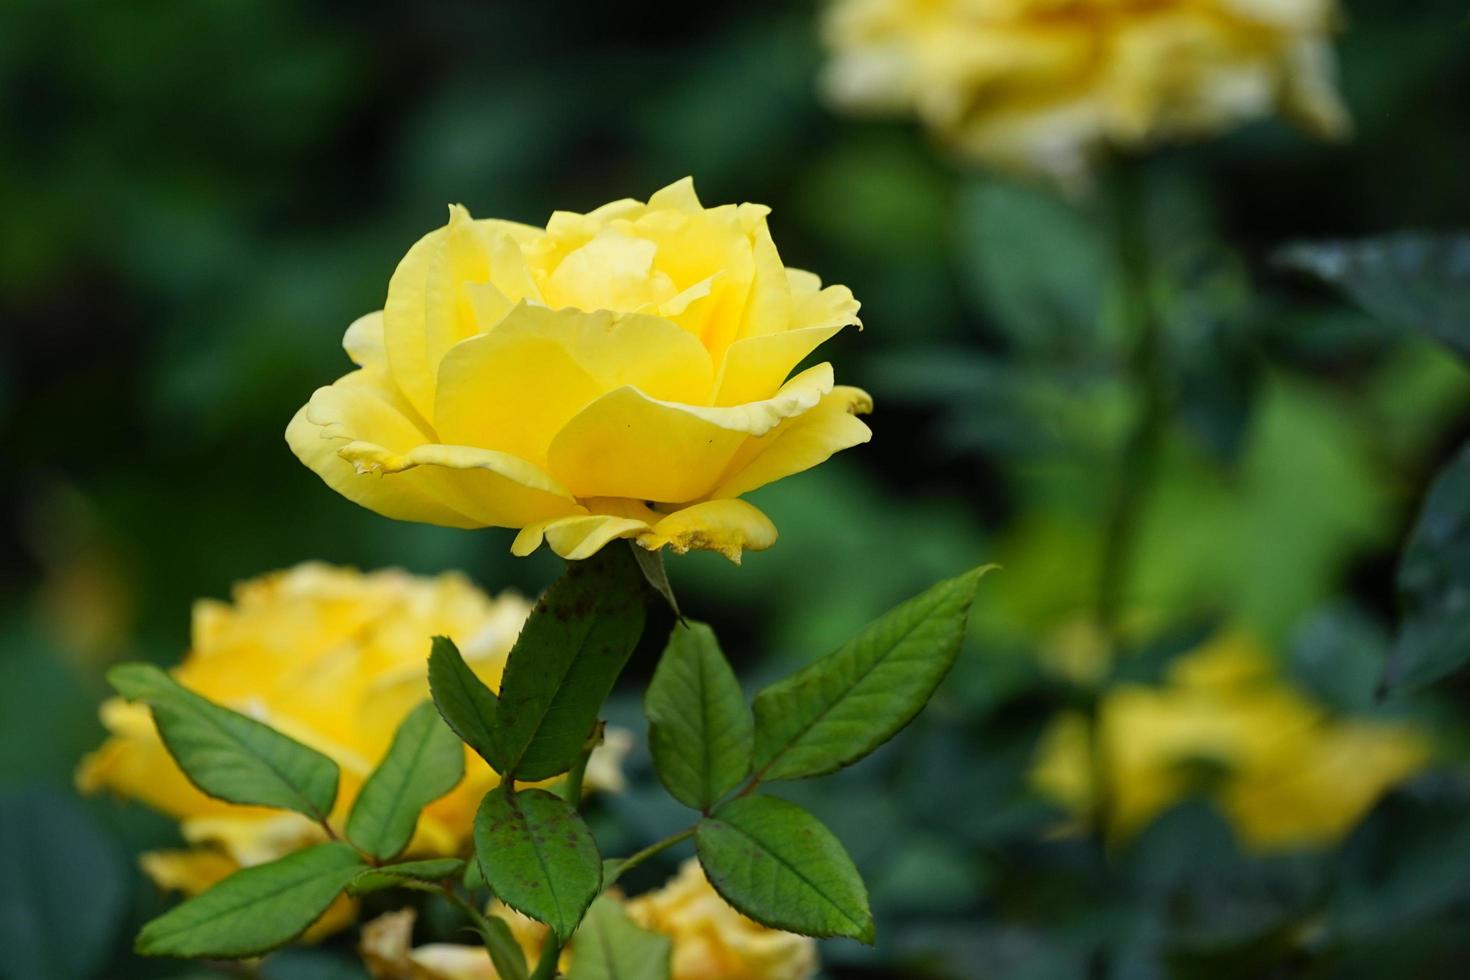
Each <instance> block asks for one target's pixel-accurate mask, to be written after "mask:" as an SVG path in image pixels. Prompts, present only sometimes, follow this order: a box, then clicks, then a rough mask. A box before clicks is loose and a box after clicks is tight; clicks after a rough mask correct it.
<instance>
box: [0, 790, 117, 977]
mask: <svg viewBox="0 0 1470 980" xmlns="http://www.w3.org/2000/svg"><path fill="white" fill-rule="evenodd" d="M0 868H3V869H4V870H3V873H0V949H3V950H4V954H3V962H0V977H6V978H11V980H74V978H76V977H90V976H95V975H96V973H97V968H98V965H99V964H100V963H101V962H102V960H103V957H105V956H106V954H107V951H108V948H109V947H110V946H111V945H112V941H113V937H114V936H115V935H116V934H117V925H118V918H119V916H120V913H121V912H122V910H123V909H124V907H125V899H126V890H127V889H126V872H125V871H124V869H123V866H122V861H121V860H120V857H119V855H117V854H116V853H114V852H113V849H112V847H111V846H110V845H109V843H108V841H107V838H106V837H105V836H103V834H102V832H101V831H100V830H99V829H98V828H97V827H96V826H95V825H94V823H93V822H92V821H91V820H90V819H88V818H87V815H86V814H85V813H84V812H82V810H81V807H80V805H79V804H78V803H77V802H76V801H75V800H72V799H68V798H66V797H64V796H61V795H59V794H53V793H49V792H42V791H30V792H20V791H16V790H12V789H5V790H0ZM53 936H65V937H66V942H64V943H51V942H48V939H49V938H50V937H53Z"/></svg>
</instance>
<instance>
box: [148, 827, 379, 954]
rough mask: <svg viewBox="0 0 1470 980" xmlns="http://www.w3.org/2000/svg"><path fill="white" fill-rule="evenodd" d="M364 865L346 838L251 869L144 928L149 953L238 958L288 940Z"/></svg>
mask: <svg viewBox="0 0 1470 980" xmlns="http://www.w3.org/2000/svg"><path fill="white" fill-rule="evenodd" d="M364 867H365V865H364V864H363V862H362V858H361V857H359V856H358V854H357V852H356V851H354V850H353V849H352V848H351V847H349V846H347V845H346V844H341V843H330V844H317V845H314V846H312V847H308V848H306V849H305V850H301V851H297V852H295V853H294V854H288V855H287V856H285V857H283V858H280V859H279V860H276V861H272V862H270V863H269V864H262V865H258V866H256V867H253V868H246V869H244V870H243V871H237V872H235V873H234V874H232V875H230V876H229V877H228V878H226V879H225V880H224V881H221V882H220V883H219V884H217V885H215V886H214V887H213V888H211V889H209V890H208V891H206V892H204V893H203V894H202V895H199V896H198V897H197V898H191V899H189V900H188V901H187V902H184V903H183V904H182V905H179V906H176V907H175V908H173V909H171V910H170V911H168V912H166V913H164V914H163V915H161V916H159V917H158V918H156V919H154V920H153V921H152V922H150V923H148V924H147V925H146V926H144V927H143V931H142V932H140V933H139V934H138V940H137V944H136V946H137V950H138V952H139V953H142V954H143V955H145V956H179V957H211V958H221V959H224V958H237V957H243V956H256V955H259V954H260V953H264V952H267V951H268V950H271V949H275V948H276V947H277V946H282V945H285V944H286V943H288V942H290V941H291V940H293V939H295V938H296V937H297V936H299V935H301V934H302V933H303V932H305V931H306V929H307V928H308V927H309V926H310V925H311V924H312V923H313V922H315V921H316V920H317V919H318V918H320V917H321V914H322V913H323V912H325V911H326V910H327V906H329V905H331V904H332V901H333V900H334V899H336V897H337V896H338V895H340V894H341V893H342V890H343V889H344V888H345V887H347V883H348V882H350V881H351V880H352V879H353V878H355V877H356V876H357V875H358V873H359V872H361V871H362V869H363V868H364Z"/></svg>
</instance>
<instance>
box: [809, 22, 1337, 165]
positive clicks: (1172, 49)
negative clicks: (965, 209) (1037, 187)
mask: <svg viewBox="0 0 1470 980" xmlns="http://www.w3.org/2000/svg"><path fill="white" fill-rule="evenodd" d="M1336 20H1337V11H1336V3H1335V0H839V2H837V3H836V4H835V5H834V6H833V7H832V8H831V10H830V13H829V16H828V18H827V21H826V31H825V34H826V40H827V44H828V47H829V48H830V50H831V53H832V58H831V62H830V64H829V65H828V68H827V71H826V75H825V79H824V83H825V89H826V92H827V94H828V96H829V97H830V98H831V100H832V101H833V102H834V103H836V104H837V105H839V106H841V107H844V108H849V109H855V110H861V111H878V112H897V113H914V114H916V115H918V117H919V118H920V119H921V120H922V121H923V122H924V123H925V124H926V125H927V126H929V127H930V128H932V129H933V130H935V131H937V132H938V133H939V134H941V136H942V137H943V138H944V139H945V140H946V141H947V142H949V143H950V144H951V145H953V146H954V147H955V148H956V149H957V150H958V151H959V152H961V153H962V154H965V155H968V156H971V157H973V158H975V159H978V160H980V161H982V162H985V163H988V164H991V165H995V166H1000V167H1004V168H1008V169H1012V170H1020V171H1026V172H1041V173H1045V174H1048V175H1050V176H1053V177H1056V178H1059V179H1062V180H1064V181H1076V180H1077V179H1079V178H1081V177H1083V176H1084V175H1085V174H1086V171H1087V169H1088V165H1089V163H1090V160H1091V158H1092V157H1094V156H1096V154H1097V152H1098V151H1099V150H1101V149H1103V148H1104V147H1106V146H1109V145H1111V146H1114V147H1124V148H1128V147H1136V146H1139V145H1144V144H1148V143H1153V142H1158V141H1162V140H1171V139H1179V138H1198V137H1202V136H1206V135H1209V134H1213V133H1217V132H1220V131H1222V130H1225V129H1228V128H1230V127H1232V126H1234V125H1236V124H1238V123H1240V122H1242V121H1245V120H1248V119H1252V118H1255V117H1259V116H1264V115H1267V114H1270V113H1272V112H1275V111H1280V112H1282V113H1284V114H1286V115H1288V116H1290V117H1291V118H1293V119H1295V120H1296V121H1298V122H1299V123H1301V124H1302V125H1303V126H1304V127H1306V128H1307V129H1309V130H1311V131H1313V132H1315V133H1319V134H1322V135H1338V134H1341V133H1344V132H1345V131H1346V129H1347V127H1348V119H1347V112H1346V110H1345V109H1344V108H1343V106H1342V103H1341V101H1340V100H1339V98H1338V95H1337V92H1336V88H1335V80H1334V74H1335V65H1334V56H1333V52H1332V48H1331V45H1330V38H1331V35H1332V33H1333V30H1334V28H1335V25H1336Z"/></svg>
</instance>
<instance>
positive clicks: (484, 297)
mask: <svg viewBox="0 0 1470 980" xmlns="http://www.w3.org/2000/svg"><path fill="white" fill-rule="evenodd" d="M766 213H767V209H766V208H764V207H761V206H759V205H755V204H741V205H725V206H722V207H716V208H708V209H707V208H705V207H704V206H703V205H701V204H700V202H699V199H698V198H697V197H696V196H695V194H694V186H693V183H692V182H691V181H690V180H687V179H686V180H682V181H679V182H678V183H676V184H673V185H671V186H669V187H666V188H664V189H663V190H661V191H659V192H658V193H656V194H654V195H653V197H652V198H651V199H650V200H649V201H648V203H647V204H643V203H640V202H638V201H631V200H623V201H616V202H614V203H612V204H608V205H605V206H603V207H601V208H598V209H597V210H595V211H593V212H591V213H590V214H571V213H565V212H558V213H556V214H553V215H552V216H551V219H550V221H548V222H547V225H546V227H545V228H534V227H530V226H527V225H520V224H514V223H512V222H508V221H498V220H474V219H472V218H471V217H470V215H469V212H467V211H466V210H465V209H464V208H462V207H458V206H456V207H452V208H450V211H449V223H448V225H446V226H445V227H443V228H441V229H439V230H438V231H435V232H431V233H430V234H428V235H427V236H425V237H424V238H423V239H421V240H420V241H419V242H418V243H417V244H416V245H414V246H413V248H411V249H409V252H408V254H407V255H406V256H405V257H404V258H403V261H402V262H400V263H399V265H398V269H397V271H396V272H394V274H393V277H392V280H391V281H390V282H389V284H388V298H387V302H386V304H385V305H384V308H383V310H382V312H380V313H373V314H369V315H368V316H366V317H363V318H362V319H360V320H358V321H357V322H356V323H354V324H353V325H352V326H351V327H350V328H349V329H348V331H347V336H346V338H345V341H344V346H345V347H346V348H347V352H348V354H349V356H351V358H352V359H353V361H355V362H356V363H357V364H358V370H356V371H353V372H352V373H350V374H348V375H346V376H345V377H343V378H341V379H339V380H338V381H337V382H335V383H334V384H332V385H329V386H327V387H325V388H321V389H319V390H318V391H317V392H316V393H315V394H314V395H312V397H311V400H310V402H309V403H308V404H307V405H306V406H305V407H304V408H302V409H301V410H300V411H299V412H298V413H297V414H296V417H295V418H294V419H293V420H292V421H291V424H290V426H289V427H288V428H287V430H286V439H287V441H288V442H289V443H290V445H291V448H292V450H293V451H294V452H295V453H296V455H297V456H299V457H300V458H301V460H302V461H303V462H304V463H306V465H307V466H309V467H311V468H312V469H313V470H315V471H316V473H317V474H318V475H319V476H321V478H322V479H323V480H325V481H326V482H327V484H328V485H330V486H331V487H332V488H333V489H335V490H337V491H338V492H339V493H341V494H343V495H344V496H346V497H348V498H350V499H352V500H354V501H356V502H357V503H360V504H362V505H363V506H365V507H368V508H370V509H372V510H375V511H377V512H378V513H380V514H383V515H385V516H388V517H394V518H398V519H401V520H409V521H425V522H428V523H431V524H441V525H446V526H449V527H463V528H476V527H510V528H519V529H520V534H519V535H518V536H517V537H516V539H515V543H514V546H513V549H512V550H513V551H514V552H515V553H516V554H518V555H524V554H529V553H530V552H532V551H534V550H535V549H536V548H537V546H539V545H540V543H541V542H542V541H543V540H545V541H547V542H548V543H549V544H550V545H551V547H552V548H553V549H554V550H555V551H556V552H557V553H558V554H560V555H562V556H563V557H565V558H568V559H580V558H586V557H587V556H589V555H591V554H593V553H594V552H596V551H597V550H598V549H599V548H601V547H602V546H603V545H604V544H606V543H607V542H608V541H611V540H613V539H615V538H631V539H633V540H634V541H636V542H637V543H638V544H640V545H642V546H643V547H644V548H647V549H650V550H656V549H659V548H661V547H663V546H664V545H668V546H670V547H672V548H674V549H675V550H676V551H679V552H683V551H687V550H689V549H691V548H704V549H710V550H714V551H718V552H720V553H722V554H724V555H725V556H726V557H728V558H730V559H731V560H732V561H738V560H739V559H740V555H741V552H742V549H746V548H749V549H753V550H758V549H761V548H766V547H769V546H770V545H771V544H772V543H773V542H774V541H775V539H776V529H775V528H774V527H773V526H772V524H771V522H770V520H769V519H767V518H766V516H765V515H764V514H762V513H761V512H760V511H759V510H757V509H756V508H755V507H753V506H751V505H750V504H748V503H746V502H744V501H742V500H740V499H739V497H740V496H741V495H742V494H745V493H747V492H749V491H751V490H755V489H756V488H758V487H761V486H764V485H765V484H767V483H770V482H772V481H774V480H779V479H781V478H782V477H784V476H789V475H791V474H793V473H797V472H800V471H802V470H805V469H808V468H810V467H812V466H815V465H817V464H818V463H821V462H822V461H824V460H825V459H827V458H828V457H829V456H831V455H832V454H833V453H834V452H837V451H838V450H841V449H846V448H848V447H850V446H854V445H857V444H858V443H862V442H866V441H867V440H868V438H869V435H870V433H869V430H868V428H867V426H866V425H864V424H863V423H862V422H861V421H859V420H858V419H856V418H855V417H854V413H862V412H867V411H869V410H870V409H871V407H872V406H871V401H870V399H869V398H868V396H867V394H865V393H864V392H862V391H860V390H858V389H856V388H844V387H834V382H833V374H832V367H831V365H830V364H825V363H824V364H818V365H816V366H814V367H810V368H807V369H806V370H803V371H801V372H799V373H797V374H795V375H794V376H792V372H793V370H794V369H795V368H796V367H797V365H798V364H800V363H801V362H802V361H803V360H804V359H805V358H806V357H807V356H808V355H809V354H811V352H812V351H813V350H815V349H816V348H817V346H818V345H820V344H821V343H822V342H823V341H825V340H827V339H828V338H830V337H832V336H833V335H834V334H836V333H837V332H838V331H839V330H841V329H842V328H843V327H844V326H848V325H850V324H856V323H857V322H858V321H857V310H858V304H857V302H856V301H855V300H854V299H853V297H852V293H851V292H849V291H848V290H847V289H846V288H845V287H842V286H829V287H827V288H825V289H824V288H822V286H821V283H820V282H819V280H818V279H817V277H816V276H814V275H812V274H811V273H808V272H802V271H800V270H796V269H788V268H786V267H785V266H783V265H782V263H781V258H780V256H779V255H778V254H777V252H776V246H775V243H774V242H772V240H771V235H770V231H769V230H768V228H767V227H766Z"/></svg>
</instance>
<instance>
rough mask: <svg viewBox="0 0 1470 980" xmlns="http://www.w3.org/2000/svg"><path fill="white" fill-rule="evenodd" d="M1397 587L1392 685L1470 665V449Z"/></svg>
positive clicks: (1447, 479) (1427, 516) (1438, 486)
mask: <svg viewBox="0 0 1470 980" xmlns="http://www.w3.org/2000/svg"><path fill="white" fill-rule="evenodd" d="M1467 254H1470V253H1467ZM1398 586H1399V594H1400V596H1401V598H1402V601H1403V606H1404V619H1403V623H1402V626H1401V628H1400V631H1399V635H1398V640H1397V642H1396V643H1395V645H1394V651H1393V654H1392V658H1391V660H1390V666H1389V672H1390V676H1389V677H1388V678H1387V681H1388V683H1389V684H1391V685H1393V686H1395V687H1399V688H1406V689H1407V688H1415V687H1420V686H1422V685H1424V684H1428V683H1430V682H1431V681H1435V680H1438V679H1439V678H1441V677H1444V676H1446V675H1447V674H1450V673H1452V672H1453V671H1455V670H1457V669H1459V668H1460V667H1462V666H1464V665H1465V663H1466V662H1467V661H1470V445H1467V446H1466V447H1465V448H1463V449H1461V450H1460V454H1459V455H1458V456H1457V457H1455V459H1454V461H1452V462H1451V463H1450V464H1449V465H1448V466H1446V467H1445V469H1444V471H1443V472H1442V473H1440V475H1439V477H1438V478H1437V479H1436V480H1435V481H1434V486H1433V487H1432V488H1431V489H1430V491H1429V497H1428V499H1427V500H1426V501H1425V502H1424V509H1423V511H1422V512H1420V514H1419V520H1418V523H1416V524H1415V526H1414V531H1413V533H1412V534H1411V535H1410V536H1409V543H1408V546H1407V547H1406V548H1405V550H1404V555H1403V560H1402V562H1401V563H1400V565H1399V573H1398Z"/></svg>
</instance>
